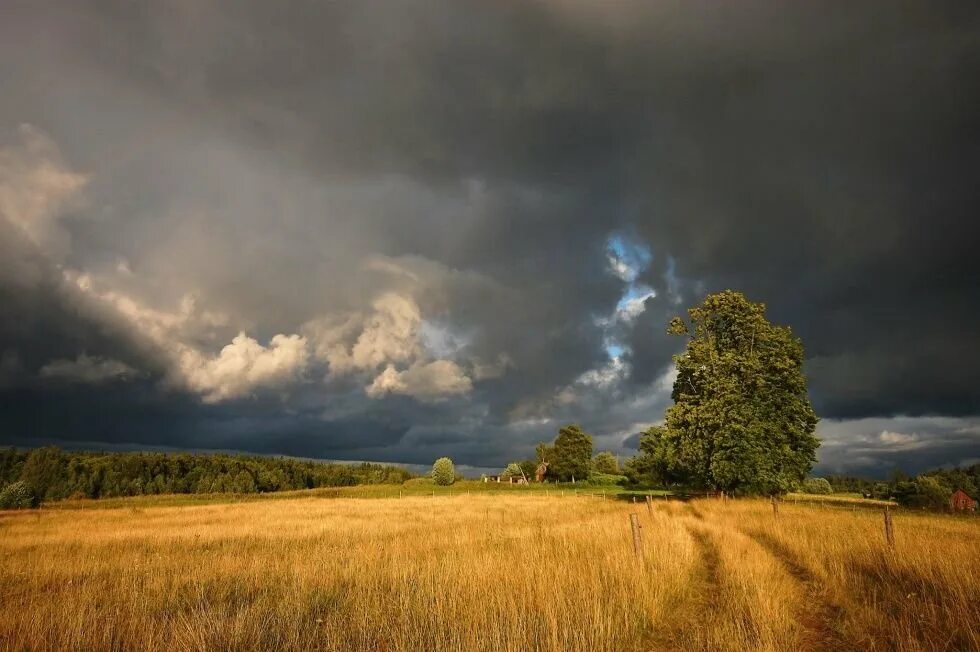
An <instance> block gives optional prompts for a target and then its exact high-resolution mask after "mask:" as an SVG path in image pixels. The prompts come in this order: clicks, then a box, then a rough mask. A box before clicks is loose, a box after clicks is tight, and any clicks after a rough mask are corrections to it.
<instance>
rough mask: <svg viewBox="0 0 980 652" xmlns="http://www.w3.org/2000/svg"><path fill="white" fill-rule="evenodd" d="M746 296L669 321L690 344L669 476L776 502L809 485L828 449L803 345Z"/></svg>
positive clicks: (720, 298)
mask: <svg viewBox="0 0 980 652" xmlns="http://www.w3.org/2000/svg"><path fill="white" fill-rule="evenodd" d="M765 313H766V308H765V305H764V304H761V303H753V302H751V301H749V300H748V299H746V298H745V296H744V295H742V294H741V293H739V292H734V291H731V290H726V291H724V292H719V293H717V294H712V295H709V296H708V297H707V298H706V299H705V300H704V302H703V303H702V304H701V305H699V306H696V307H694V308H691V309H690V310H688V315H689V320H688V321H684V320H683V319H681V318H680V317H675V318H674V319H673V320H671V323H670V327H669V329H668V332H670V333H671V334H674V335H681V336H686V337H688V338H689V339H688V342H687V348H686V350H685V351H684V353H682V354H680V355H677V356H675V357H674V361H675V363H676V365H677V379H676V380H675V381H674V390H673V393H672V398H673V400H674V405H673V406H671V407H670V408H669V409H668V410H667V419H666V431H664V432H663V433H661V434H662V438H661V441H660V442H658V444H659V445H660V446H661V447H663V449H664V450H663V459H665V460H666V467H667V468H668V469H669V471H670V472H672V473H675V474H683V475H686V476H687V479H688V481H690V482H692V483H695V484H699V485H702V486H707V487H711V488H715V489H721V490H726V491H741V492H747V493H763V494H775V493H782V492H786V491H789V490H790V489H791V488H793V487H794V486H796V485H798V484H799V483H800V482H802V481H803V479H804V478H806V476H807V474H808V473H809V471H810V469H811V468H812V466H813V463H814V462H815V461H816V450H817V447H818V446H819V445H820V443H819V441H818V440H817V438H816V437H815V436H814V434H813V433H814V430H815V428H816V424H817V417H816V415H815V414H814V411H813V407H812V406H811V405H810V400H809V398H808V396H807V386H806V378H805V376H804V375H803V360H804V355H803V344H802V343H801V342H800V340H799V339H798V338H796V337H795V336H794V335H793V333H792V332H791V331H790V329H789V328H788V327H785V326H776V325H773V324H772V323H770V321H769V320H768V319H766V314H765Z"/></svg>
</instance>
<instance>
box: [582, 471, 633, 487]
mask: <svg viewBox="0 0 980 652" xmlns="http://www.w3.org/2000/svg"><path fill="white" fill-rule="evenodd" d="M628 483H629V478H627V477H626V476H625V475H618V474H616V473H590V474H589V484H596V485H604V486H605V485H625V484H628Z"/></svg>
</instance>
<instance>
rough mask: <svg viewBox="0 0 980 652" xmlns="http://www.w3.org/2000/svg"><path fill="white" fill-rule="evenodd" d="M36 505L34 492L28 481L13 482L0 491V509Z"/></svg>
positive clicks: (27, 507) (23, 507)
mask: <svg viewBox="0 0 980 652" xmlns="http://www.w3.org/2000/svg"><path fill="white" fill-rule="evenodd" d="M31 507H34V492H33V491H31V488H30V487H28V486H27V483H26V482H11V483H10V484H8V485H7V486H6V487H4V488H3V491H0V509H29V508H31Z"/></svg>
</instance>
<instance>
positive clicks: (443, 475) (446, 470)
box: [432, 457, 456, 487]
mask: <svg viewBox="0 0 980 652" xmlns="http://www.w3.org/2000/svg"><path fill="white" fill-rule="evenodd" d="M432 480H433V482H435V483H436V484H437V485H440V486H442V487H448V486H449V485H451V484H452V483H454V482H456V467H455V466H454V465H453V461H452V460H451V459H449V458H448V457H440V458H439V459H437V460H436V461H435V464H433V465H432Z"/></svg>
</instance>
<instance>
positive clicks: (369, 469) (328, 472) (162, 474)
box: [0, 447, 413, 501]
mask: <svg viewBox="0 0 980 652" xmlns="http://www.w3.org/2000/svg"><path fill="white" fill-rule="evenodd" d="M411 477H413V475H412V474H411V473H409V472H408V471H406V470H405V469H402V468H399V467H394V466H386V465H382V464H368V463H363V464H334V463H325V462H313V461H304V460H296V459H288V458H279V457H257V456H256V457H252V456H242V455H223V454H214V455H197V454H189V453H175V454H171V453H90V452H76V451H63V450H61V449H59V448H55V447H47V448H36V449H33V450H17V449H15V448H7V449H4V450H0V488H2V487H5V486H7V485H9V484H12V483H14V482H23V483H25V484H26V485H27V486H28V487H29V489H30V491H31V492H32V493H33V495H34V498H35V501H45V500H60V499H63V498H70V497H77V498H103V497H106V498H107V497H113V496H139V495H144V494H197V493H243V494H244V493H257V492H269V491H285V490H291V489H313V488H315V487H343V486H352V485H357V484H401V483H402V482H404V481H405V480H407V479H409V478H411Z"/></svg>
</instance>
